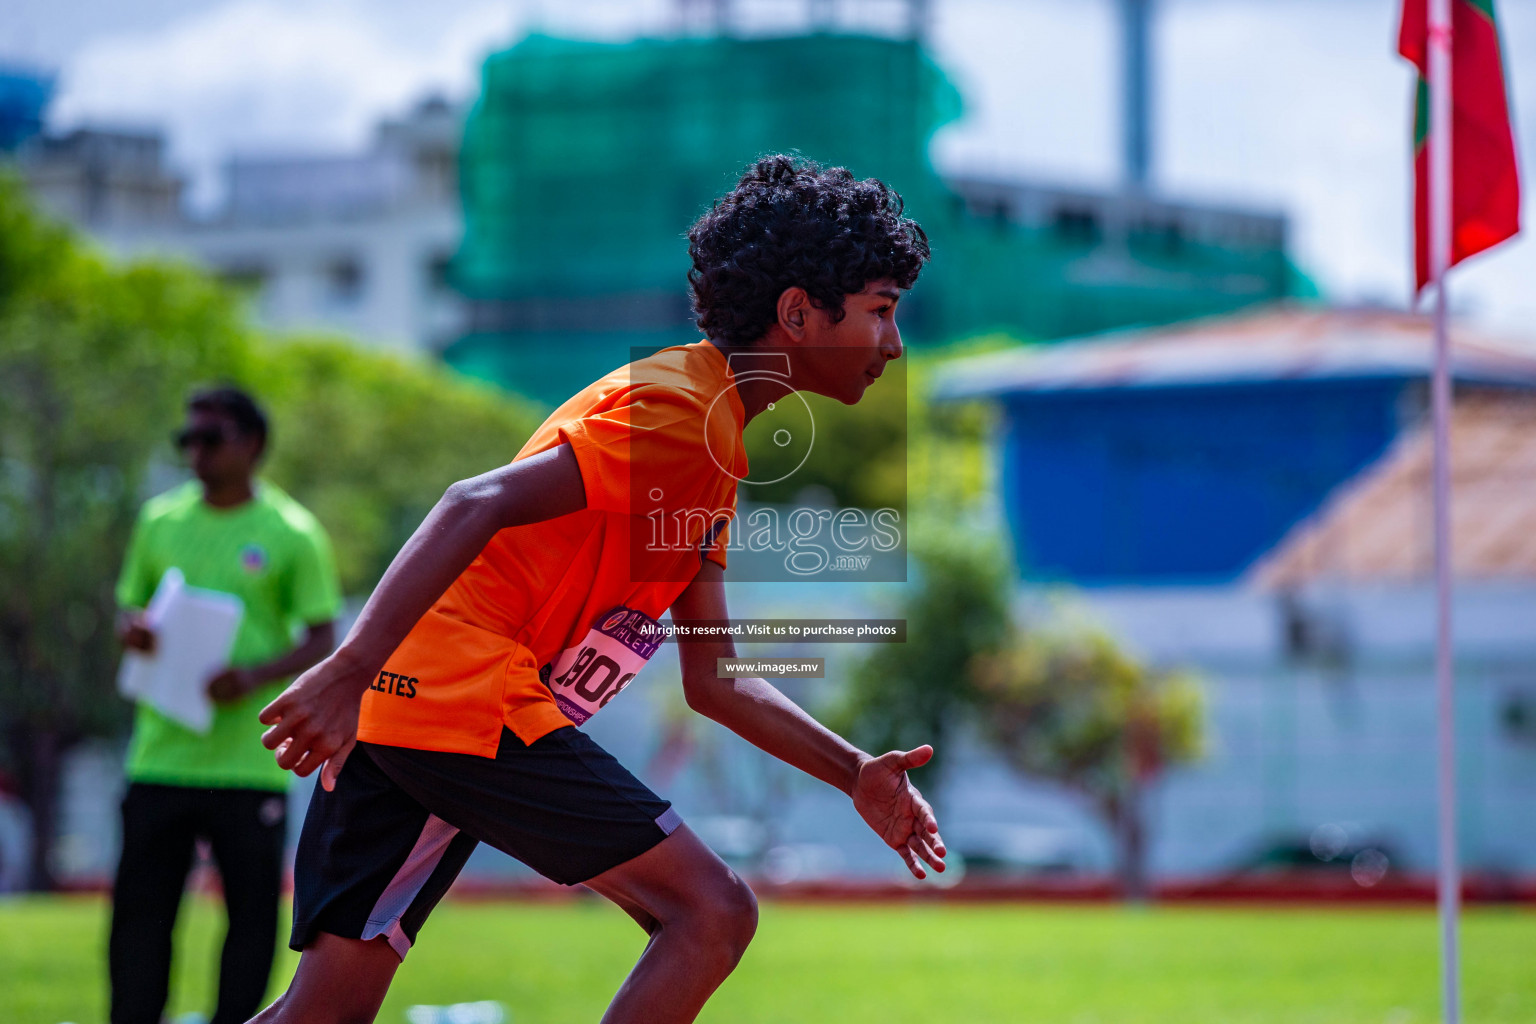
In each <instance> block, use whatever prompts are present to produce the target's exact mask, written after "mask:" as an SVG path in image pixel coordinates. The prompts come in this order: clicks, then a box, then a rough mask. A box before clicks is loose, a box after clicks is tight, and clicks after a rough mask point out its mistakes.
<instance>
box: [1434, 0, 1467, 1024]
mask: <svg viewBox="0 0 1536 1024" xmlns="http://www.w3.org/2000/svg"><path fill="white" fill-rule="evenodd" d="M1451 3H1452V0H1430V2H1429V91H1430V116H1429V140H1428V142H1429V258H1430V272H1431V275H1432V277H1433V279H1434V281H1435V365H1434V376H1433V380H1432V383H1431V387H1430V391H1431V406H1432V416H1433V420H1434V531H1435V690H1436V697H1437V704H1438V715H1437V726H1438V728H1437V732H1438V739H1439V796H1440V800H1439V803H1440V814H1439V853H1440V856H1439V877H1438V888H1439V904H1440V983H1441V996H1442V1000H1443V1004H1444V1020H1445V1024H1457V1022H1458V1021H1459V1019H1460V1016H1461V1000H1460V987H1461V986H1460V970H1459V963H1458V956H1457V925H1458V919H1459V917H1460V914H1461V871H1460V865H1459V863H1458V859H1457V849H1456V817H1457V816H1456V699H1455V694H1456V682H1455V666H1454V663H1453V659H1452V639H1451V583H1452V581H1451V444H1450V425H1451V369H1450V361H1451V360H1450V338H1449V325H1448V323H1447V320H1448V306H1449V302H1448V301H1447V294H1446V292H1447V289H1446V273H1447V271H1449V270H1450V265H1451V195H1452V190H1451V124H1452V120H1451Z"/></svg>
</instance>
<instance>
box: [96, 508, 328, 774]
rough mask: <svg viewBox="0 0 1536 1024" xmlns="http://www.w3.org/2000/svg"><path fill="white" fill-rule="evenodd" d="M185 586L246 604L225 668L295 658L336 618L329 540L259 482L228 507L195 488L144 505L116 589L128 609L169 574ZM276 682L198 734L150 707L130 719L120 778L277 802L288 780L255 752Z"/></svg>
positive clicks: (224, 710)
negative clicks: (249, 792)
mask: <svg viewBox="0 0 1536 1024" xmlns="http://www.w3.org/2000/svg"><path fill="white" fill-rule="evenodd" d="M173 566H174V567H175V568H177V569H180V570H181V572H182V575H183V576H185V577H186V581H187V584H188V585H189V586H194V587H204V588H206V589H208V590H220V591H223V592H224V593H226V594H234V595H235V596H236V597H238V598H240V600H241V601H243V602H245V614H244V615H243V616H242V617H241V620H240V628H239V629H238V630H237V631H236V633H235V641H234V647H233V648H232V650H231V651H230V658H229V661H230V664H231V665H234V666H236V667H240V666H244V665H258V664H261V663H262V662H265V661H270V660H272V659H273V658H275V657H278V656H279V655H281V654H283V653H285V652H286V651H288V650H289V649H291V648H292V647H293V644H294V643H295V641H296V640H297V639H298V636H299V633H300V631H301V630H302V629H303V628H304V627H305V626H311V625H320V624H322V623H326V622H330V621H331V620H332V619H334V618H336V615H337V612H338V611H339V610H340V607H341V597H340V592H339V587H338V584H337V581H336V567H335V560H334V558H333V556H332V554H331V543H330V539H329V538H328V537H327V536H326V534H325V530H324V528H323V527H321V525H320V523H319V521H317V520H316V519H315V517H314V516H313V515H311V514H310V513H309V511H308V510H307V509H305V508H304V507H303V506H302V505H300V504H299V503H298V502H296V501H294V500H293V499H292V498H290V497H289V496H288V495H286V494H284V493H283V492H282V491H281V490H279V489H278V488H276V487H274V486H272V485H271V484H268V483H265V482H263V483H259V484H258V485H257V487H256V496H255V497H254V498H253V499H252V500H251V501H248V502H246V503H245V504H243V505H239V506H236V507H235V508H228V509H220V508H215V507H213V506H212V505H209V504H208V503H207V502H205V501H204V500H203V488H202V485H201V484H200V483H198V482H197V481H195V480H193V481H191V482H189V483H186V484H183V485H182V486H180V487H177V488H175V489H174V490H171V491H167V492H166V493H164V494H162V495H159V496H158V497H155V498H152V499H150V500H149V501H148V502H146V503H145V505H144V508H143V510H142V511H140V513H139V519H138V522H137V523H136V524H135V525H134V528H133V537H132V539H131V540H130V541H129V543H128V555H127V558H126V559H125V560H124V562H123V571H122V575H121V576H120V577H119V578H118V581H117V601H118V603H119V604H120V605H122V606H123V607H125V608H143V607H144V606H145V605H147V604H148V603H149V599H150V597H151V596H152V595H153V594H154V592H155V588H156V587H157V586H158V585H159V583H160V578H161V577H162V576H164V575H165V571H166V570H167V569H169V568H171V567H173ZM283 685H284V682H283V681H282V680H277V681H274V682H272V683H269V684H268V685H266V686H262V687H259V688H257V689H256V690H255V691H254V692H252V693H250V694H247V695H246V696H245V697H244V698H242V699H240V700H238V701H235V702H233V703H229V704H215V705H214V713H213V726H212V728H210V729H209V731H208V732H207V733H206V734H199V733H196V732H193V731H192V730H191V729H188V728H187V727H186V726H184V725H181V724H180V723H178V722H175V721H172V720H171V719H169V718H166V717H165V716H164V715H162V714H160V713H159V712H158V711H156V710H155V709H154V708H152V707H149V706H148V705H147V704H142V703H141V704H139V705H138V708H137V710H136V712H135V716H134V724H133V740H132V742H131V743H130V744H129V745H128V766H127V772H128V778H129V779H130V780H132V781H134V782H153V783H161V784H164V785H174V786H214V787H218V786H223V787H232V788H233V787H238V788H245V789H270V790H274V791H282V790H284V789H286V788H287V786H288V773H287V772H285V771H283V770H282V769H281V768H279V767H278V766H277V763H276V761H274V760H273V758H272V753H271V751H269V750H267V749H266V748H265V747H263V746H262V745H261V734H262V732H263V731H264V730H265V726H263V725H262V724H261V722H260V721H259V720H258V719H257V717H256V716H257V714H259V713H260V711H261V709H262V708H263V707H264V706H265V705H266V704H267V703H268V702H269V701H271V700H272V698H273V697H275V696H277V694H278V693H279V692H281V690H282V688H283Z"/></svg>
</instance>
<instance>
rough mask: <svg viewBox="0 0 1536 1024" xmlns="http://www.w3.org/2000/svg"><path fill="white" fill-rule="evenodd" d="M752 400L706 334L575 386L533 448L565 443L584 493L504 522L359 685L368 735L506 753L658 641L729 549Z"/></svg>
mask: <svg viewBox="0 0 1536 1024" xmlns="http://www.w3.org/2000/svg"><path fill="white" fill-rule="evenodd" d="M745 422H746V413H745V410H744V409H743V408H742V404H741V398H740V396H739V395H738V394H737V393H736V390H735V387H734V379H733V377H732V375H731V370H730V367H729V365H728V363H727V361H726V358H725V356H724V354H723V353H721V351H720V350H719V349H717V348H716V347H715V346H714V345H712V344H710V343H709V342H707V341H706V342H699V343H697V344H693V345H684V346H680V347H677V348H669V349H664V350H662V351H661V352H658V353H657V354H655V355H654V356H651V357H649V358H647V359H642V360H639V361H637V362H634V363H631V364H630V365H629V366H626V367H623V368H622V369H620V370H617V371H615V372H614V373H611V374H609V375H608V376H606V377H604V378H603V379H602V380H600V381H598V382H597V383H595V384H593V385H591V386H590V387H587V388H586V389H584V390H583V391H581V392H580V393H579V394H577V395H576V396H575V397H574V398H572V399H570V400H569V401H568V402H566V403H565V404H564V405H562V406H561V407H560V408H558V409H556V410H555V412H554V413H553V414H552V415H551V416H550V417H549V419H547V420H545V421H544V424H543V426H541V427H540V428H539V429H538V430H537V431H536V432H535V433H534V435H533V437H531V438H529V440H528V443H527V444H525V445H524V446H523V450H522V451H521V452H519V453H518V455H517V457H518V458H519V459H521V458H525V457H527V456H529V455H534V454H537V453H539V452H542V451H546V450H548V449H550V448H554V447H556V446H557V445H560V444H569V445H570V446H571V450H572V451H573V452H574V453H575V456H576V461H577V463H578V464H579V466H580V468H581V479H582V483H583V485H584V486H585V487H586V495H587V505H586V508H585V509H583V510H582V511H580V512H573V513H571V514H570V515H566V516H561V517H559V518H556V519H550V520H546V521H544V522H542V523H532V524H529V525H527V526H517V527H511V528H509V529H505V530H502V531H501V532H499V533H497V534H496V536H495V537H494V538H492V540H491V542H490V543H489V544H487V545H486V546H485V549H484V550H483V551H481V552H480V554H479V556H477V557H476V558H475V560H474V562H473V563H471V564H470V566H469V568H467V569H465V570H464V572H463V574H462V575H460V576H459V578H458V579H457V580H456V581H454V583H453V585H452V586H450V587H449V588H448V591H447V592H446V593H445V594H443V596H442V597H441V598H439V599H438V601H437V603H436V604H435V605H433V606H432V609H431V611H429V612H427V614H426V615H424V616H423V617H422V619H421V621H420V622H418V623H417V624H416V626H415V627H414V628H413V629H412V630H411V632H410V634H409V635H407V636H406V638H405V640H404V641H403V642H401V644H400V646H399V647H398V648H397V649H396V650H395V652H394V654H392V655H391V656H390V658H389V661H388V662H387V663H386V664H385V666H384V671H383V672H382V673H380V675H379V677H378V678H377V679H375V680H374V682H373V683H372V685H371V686H370V688H369V690H368V692H367V693H366V694H365V695H364V697H363V705H362V714H361V718H360V720H359V723H358V730H357V735H358V739H361V740H365V741H367V742H369V743H380V744H387V745H390V746H397V747H410V748H413V749H418V750H443V751H452V752H457V753H464V754H478V755H481V756H484V757H494V756H495V754H496V747H497V744H498V741H499V740H500V737H501V727H502V725H503V724H505V725H506V726H507V727H508V728H509V729H511V730H512V732H514V733H515V734H516V735H517V737H518V738H519V739H521V740H522V741H523V742H524V743H532V742H533V741H534V740H536V739H538V738H539V737H540V736H543V735H545V734H546V733H549V732H552V731H554V730H555V729H558V728H560V727H562V726H565V725H571V724H576V725H580V724H581V723H583V722H585V721H586V720H587V718H588V717H590V716H591V715H592V714H593V713H594V712H596V710H597V709H599V708H601V707H602V706H604V705H606V704H607V703H608V702H609V701H610V700H612V699H613V698H614V696H615V695H617V694H618V692H619V691H620V690H622V689H623V688H624V687H625V686H626V685H628V683H629V682H630V680H632V679H633V678H634V677H635V675H636V673H638V672H639V671H640V669H641V668H643V667H644V665H645V662H646V660H647V659H649V658H650V656H651V655H652V654H654V653H655V651H656V649H657V647H659V646H660V639H659V635H658V634H657V633H656V632H655V630H654V628H653V627H654V624H655V621H656V620H657V619H659V618H660V617H661V615H662V614H663V613H664V612H665V611H666V610H667V609H668V608H669V607H670V606H671V605H672V602H673V601H674V600H676V599H677V597H678V595H679V594H681V593H682V591H683V589H684V588H685V587H686V586H687V585H688V582H689V581H690V580H692V579H693V577H694V575H695V574H696V573H697V572H698V569H699V566H700V564H701V561H700V560H701V558H703V557H708V558H710V559H712V560H714V561H716V562H718V563H719V564H720V565H722V566H723V565H725V540H726V538H725V525H726V522H727V521H728V520H729V518H730V517H731V516H733V515H734V514H735V509H736V482H737V480H738V479H740V478H741V477H743V476H745V475H746V468H747V467H746V461H747V460H746V454H745V452H744V451H743V449H742V444H741V432H742V428H743V426H744V425H745Z"/></svg>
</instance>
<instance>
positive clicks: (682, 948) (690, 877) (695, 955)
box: [586, 825, 757, 1024]
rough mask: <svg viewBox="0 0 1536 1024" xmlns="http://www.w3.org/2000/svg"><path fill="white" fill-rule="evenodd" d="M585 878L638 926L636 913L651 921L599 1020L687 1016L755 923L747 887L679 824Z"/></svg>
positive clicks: (681, 1022)
mask: <svg viewBox="0 0 1536 1024" xmlns="http://www.w3.org/2000/svg"><path fill="white" fill-rule="evenodd" d="M586 884H587V887H588V888H590V889H592V890H593V891H595V892H598V893H600V894H602V895H603V896H606V897H608V898H609V899H610V900H612V901H613V902H615V903H617V904H618V905H619V906H620V907H621V908H623V909H624V910H625V911H626V912H628V913H629V914H630V916H631V917H634V918H635V919H636V920H637V921H639V922H640V924H641V926H642V927H645V920H644V918H643V917H642V916H641V915H642V914H643V915H645V916H648V917H649V918H650V919H651V920H653V921H654V922H655V923H654V926H652V927H649V928H646V930H647V931H648V932H649V933H650V936H651V940H650V942H649V943H647V944H646V947H645V952H644V953H642V954H641V955H640V959H639V961H638V962H637V963H636V964H635V967H634V969H633V970H632V971H630V972H629V977H628V978H626V979H624V984H623V985H621V986H620V987H619V992H618V994H617V995H616V996H614V997H613V1002H612V1003H611V1004H609V1006H608V1012H607V1013H605V1014H604V1015H603V1020H602V1024H685V1022H687V1021H691V1020H693V1019H694V1018H695V1017H697V1016H698V1013H699V1010H701V1009H702V1008H703V1006H704V1002H705V1000H707V999H708V998H709V997H710V994H711V993H713V992H714V991H715V989H717V988H719V987H720V983H721V982H723V981H724V980H725V979H726V977H727V976H729V975H730V973H731V971H732V970H733V969H734V968H735V967H736V964H737V962H738V961H740V960H741V956H742V954H743V953H745V952H746V949H747V944H748V943H749V942H751V941H752V934H753V932H755V931H756V930H757V899H756V897H754V896H753V895H752V890H751V889H750V888H748V887H747V884H746V883H745V882H743V881H742V880H741V879H740V878H738V877H737V876H736V873H735V872H734V871H732V870H731V869H730V868H729V867H727V866H726V864H725V862H724V861H722V860H721V859H720V858H719V857H718V856H716V855H715V852H714V851H713V850H711V849H710V848H709V847H708V846H706V845H704V842H703V840H701V839H700V838H699V837H698V836H697V835H696V834H695V833H694V832H693V830H691V829H690V828H688V826H686V825H682V826H679V827H678V829H677V831H675V832H673V833H672V834H671V835H670V836H668V837H667V838H666V839H663V840H662V841H661V842H660V843H658V844H656V845H655V846H653V847H652V848H651V849H649V850H647V851H646V852H645V853H642V854H641V855H640V856H638V857H636V858H635V859H634V860H630V861H626V862H625V863H623V864H620V865H619V866H618V867H616V868H612V869H610V870H608V871H605V872H603V873H602V874H600V875H598V876H597V877H596V878H593V879H590V880H589V881H588V882H587V883H586ZM637 910H638V911H639V912H640V913H639V914H637V913H636V911H637Z"/></svg>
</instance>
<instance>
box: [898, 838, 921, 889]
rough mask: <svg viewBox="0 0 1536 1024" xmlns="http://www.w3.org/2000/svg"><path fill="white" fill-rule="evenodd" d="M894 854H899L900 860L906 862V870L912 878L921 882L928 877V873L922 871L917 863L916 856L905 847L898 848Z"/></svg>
mask: <svg viewBox="0 0 1536 1024" xmlns="http://www.w3.org/2000/svg"><path fill="white" fill-rule="evenodd" d="M896 852H897V853H899V854H901V859H902V860H903V861H904V862H906V865H907V870H908V871H910V872H912V877H913V878H915V879H917V880H918V881H922V880H923V879H925V878H927V877H928V872H926V871H924V870H923V866H922V865H921V864H920V863H918V860H917V855H916V854H914V853H913V852H912V851H911V850H909V849H908V848H907V847H905V846H898V847H897V848H896Z"/></svg>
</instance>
